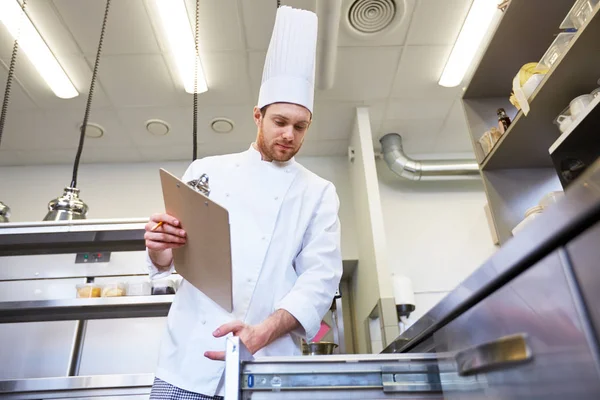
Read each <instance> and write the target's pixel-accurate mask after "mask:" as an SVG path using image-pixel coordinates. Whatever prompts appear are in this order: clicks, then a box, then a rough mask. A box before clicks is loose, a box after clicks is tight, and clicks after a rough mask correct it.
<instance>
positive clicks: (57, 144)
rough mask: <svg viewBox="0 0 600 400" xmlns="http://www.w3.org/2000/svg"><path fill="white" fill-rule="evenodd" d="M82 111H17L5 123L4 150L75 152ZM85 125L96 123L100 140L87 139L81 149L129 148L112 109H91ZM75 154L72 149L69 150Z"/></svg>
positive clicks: (129, 143)
mask: <svg viewBox="0 0 600 400" xmlns="http://www.w3.org/2000/svg"><path fill="white" fill-rule="evenodd" d="M82 120H83V112H81V113H80V112H75V111H71V110H65V111H60V112H53V111H48V112H17V113H13V114H12V115H11V117H10V118H7V121H6V127H5V131H6V137H5V138H3V139H5V140H3V143H2V144H3V146H2V147H3V148H4V149H15V150H35V149H75V148H77V145H78V144H79V125H80V124H81V122H82ZM89 122H93V123H97V124H100V125H101V126H102V127H103V128H104V130H105V132H104V136H103V137H102V138H98V139H93V138H88V139H86V142H85V148H103V147H117V146H131V145H132V144H133V141H132V140H131V139H130V138H129V136H127V135H126V134H125V132H124V130H123V128H122V127H121V124H120V123H119V120H118V118H117V115H116V114H115V113H114V112H113V111H112V110H107V109H103V110H92V112H91V113H90V118H89ZM72 153H73V156H74V155H75V153H74V150H73V151H72Z"/></svg>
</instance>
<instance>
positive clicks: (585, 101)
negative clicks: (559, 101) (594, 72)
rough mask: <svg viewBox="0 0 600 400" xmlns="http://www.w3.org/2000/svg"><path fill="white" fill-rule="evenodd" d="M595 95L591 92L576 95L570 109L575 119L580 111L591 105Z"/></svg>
mask: <svg viewBox="0 0 600 400" xmlns="http://www.w3.org/2000/svg"><path fill="white" fill-rule="evenodd" d="M593 99H594V97H593V96H592V95H591V94H582V95H581V96H577V97H575V98H574V99H573V100H571V102H570V103H569V110H570V111H571V116H572V117H573V119H575V118H576V117H577V116H578V115H579V114H580V113H582V112H584V111H585V109H586V108H587V106H589V105H590V103H591V102H592V100H593Z"/></svg>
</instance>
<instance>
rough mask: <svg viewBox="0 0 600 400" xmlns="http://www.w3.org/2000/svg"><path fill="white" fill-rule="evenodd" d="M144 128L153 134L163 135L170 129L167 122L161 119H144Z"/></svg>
mask: <svg viewBox="0 0 600 400" xmlns="http://www.w3.org/2000/svg"><path fill="white" fill-rule="evenodd" d="M146 130H147V131H148V132H150V133H151V134H153V135H154V136H165V135H166V134H167V133H169V131H170V130H171V127H170V126H169V124H168V123H167V122H165V121H163V120H161V119H149V120H148V121H146Z"/></svg>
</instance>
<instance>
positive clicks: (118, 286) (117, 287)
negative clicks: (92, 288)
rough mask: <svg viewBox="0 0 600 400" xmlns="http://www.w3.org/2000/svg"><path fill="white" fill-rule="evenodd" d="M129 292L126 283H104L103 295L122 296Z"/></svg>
mask: <svg viewBox="0 0 600 400" xmlns="http://www.w3.org/2000/svg"><path fill="white" fill-rule="evenodd" d="M126 294H127V286H126V285H125V284H124V283H107V284H105V285H102V297H121V296H125V295H126Z"/></svg>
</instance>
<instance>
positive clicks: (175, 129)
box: [117, 107, 205, 146]
mask: <svg viewBox="0 0 600 400" xmlns="http://www.w3.org/2000/svg"><path fill="white" fill-rule="evenodd" d="M117 114H118V116H119V119H120V120H121V121H122V124H123V129H124V130H125V132H126V133H127V134H128V135H129V136H130V137H131V138H132V140H133V142H134V143H135V144H136V145H137V146H177V145H190V146H191V143H192V133H191V132H192V108H191V107H190V108H185V107H136V108H133V107H132V108H119V109H118V110H117ZM150 119H160V120H163V121H165V122H167V123H168V124H169V127H170V130H169V133H168V134H167V135H165V136H155V135H152V134H150V133H149V132H148V131H147V130H146V121H148V120H150ZM198 140H199V141H201V140H205V139H204V132H203V131H202V130H200V133H199V134H198Z"/></svg>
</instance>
